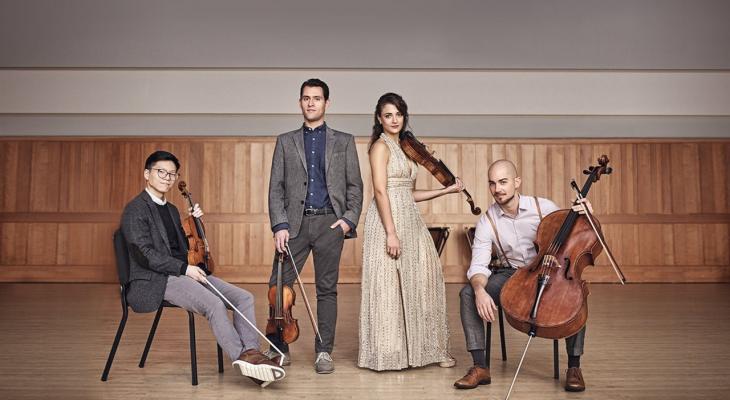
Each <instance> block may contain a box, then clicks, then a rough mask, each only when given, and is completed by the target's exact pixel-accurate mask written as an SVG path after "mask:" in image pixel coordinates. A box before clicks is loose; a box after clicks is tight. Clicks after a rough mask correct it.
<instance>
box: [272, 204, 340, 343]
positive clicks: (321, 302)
mask: <svg viewBox="0 0 730 400" xmlns="http://www.w3.org/2000/svg"><path fill="white" fill-rule="evenodd" d="M335 221H337V217H336V216H335V215H334V214H326V215H311V216H306V215H305V216H304V217H303V218H302V226H301V228H300V230H299V234H298V235H297V237H295V238H293V239H289V249H291V252H292V255H293V256H294V261H295V263H296V265H297V268H298V269H299V272H301V270H302V267H303V266H304V263H305V262H306V261H307V257H309V253H310V251H311V252H312V254H313V256H314V282H315V285H316V288H317V325H318V328H319V333H320V335H321V336H322V343H320V342H319V340H318V339H317V337H316V336H315V338H314V351H315V352H317V353H319V352H322V351H324V352H327V353H331V352H332V348H333V347H334V344H335V326H336V324H337V280H338V279H339V273H340V256H341V255H342V245H343V244H344V242H345V234H344V233H343V232H342V229H341V228H339V227H335V228H334V229H331V228H330V225H332V224H334V223H335ZM285 260H286V261H285V262H284V263H283V264H282V281H283V283H284V284H285V285H289V286H291V285H295V284H296V278H297V277H296V274H295V273H294V270H293V269H292V267H291V262H290V261H289V260H288V259H287V258H285ZM277 264H278V257H276V255H275V256H274V265H273V268H272V271H271V279H270V280H269V285H270V286H274V285H276V271H277ZM303 302H304V300H302V299H300V300H299V301H297V310H296V312H297V316H296V318H297V319H299V321H300V326H299V328H300V329H308V327H309V326H310V324H309V321H307V320H308V319H309V317H308V316H307V310H306V308H305V307H306V306H305V305H304V304H303ZM269 340H271V341H272V342H273V343H274V344H275V345H276V346H277V347H279V349H281V351H284V352H288V351H289V346H288V345H287V344H286V343H284V342H283V341H282V340H281V338H280V337H279V335H270V336H269Z"/></svg>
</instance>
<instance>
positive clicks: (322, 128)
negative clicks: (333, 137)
mask: <svg viewBox="0 0 730 400" xmlns="http://www.w3.org/2000/svg"><path fill="white" fill-rule="evenodd" d="M325 129H327V123H326V122H322V125H320V126H317V127H315V128H310V127H308V126H306V125H304V124H302V130H303V131H304V133H315V132H324V131H325Z"/></svg>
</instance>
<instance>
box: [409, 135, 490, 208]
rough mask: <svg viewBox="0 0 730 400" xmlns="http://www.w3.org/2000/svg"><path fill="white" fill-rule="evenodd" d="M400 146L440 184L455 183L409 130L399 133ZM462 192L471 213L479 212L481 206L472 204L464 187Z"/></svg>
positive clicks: (438, 160) (449, 184) (443, 166)
mask: <svg viewBox="0 0 730 400" xmlns="http://www.w3.org/2000/svg"><path fill="white" fill-rule="evenodd" d="M400 146H401V149H403V152H404V153H405V154H406V155H407V156H408V157H409V158H410V159H411V160H413V161H415V162H417V163H418V164H420V165H422V166H423V167H424V168H426V170H427V171H428V172H430V173H431V175H433V176H434V177H435V178H436V180H437V181H439V183H441V184H442V185H444V186H451V185H453V184H455V183H456V176H455V175H454V174H453V173H452V172H451V171H449V168H448V167H447V166H446V164H444V162H443V161H441V160H440V159H437V158H436V157H434V156H433V154H432V152H431V151H429V150H428V148H427V147H426V145H425V144H423V143H421V142H419V141H418V139H416V137H415V136H414V135H413V133H412V132H411V131H404V132H402V133H401V134H400ZM462 192H463V193H464V195H466V202H467V203H469V207H470V208H471V213H472V214H474V215H479V214H481V213H482V210H481V208H479V207H476V206H475V205H474V200H472V198H471V195H470V194H469V192H467V191H466V189H462Z"/></svg>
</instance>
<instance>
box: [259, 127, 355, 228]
mask: <svg viewBox="0 0 730 400" xmlns="http://www.w3.org/2000/svg"><path fill="white" fill-rule="evenodd" d="M324 163H325V172H326V175H325V176H326V180H327V193H328V194H329V197H330V202H331V203H332V208H334V210H335V215H336V216H337V218H343V217H344V218H347V219H348V220H349V221H351V222H352V223H353V224H355V226H357V223H358V220H359V219H360V212H361V211H362V177H361V176H360V162H359V160H358V158H357V148H356V147H355V138H354V137H353V136H352V135H350V134H349V133H344V132H340V131H336V130H334V129H331V128H330V127H329V126H328V127H327V143H326V149H325V158H324ZM306 197H307V159H306V157H305V155H304V132H303V128H299V129H297V130H295V131H291V132H287V133H283V134H281V135H279V137H277V138H276V147H275V148H274V157H273V159H272V160H271V179H270V181H269V220H270V222H271V228H272V229H273V227H274V226H276V225H278V224H280V223H284V222H287V223H289V235H290V236H291V237H292V238H294V237H296V236H297V235H298V234H299V228H300V227H301V224H302V215H303V214H304V200H305V198H306ZM346 237H347V238H353V237H357V232H356V230H355V229H353V230H351V231H350V232H348V234H347V236H346Z"/></svg>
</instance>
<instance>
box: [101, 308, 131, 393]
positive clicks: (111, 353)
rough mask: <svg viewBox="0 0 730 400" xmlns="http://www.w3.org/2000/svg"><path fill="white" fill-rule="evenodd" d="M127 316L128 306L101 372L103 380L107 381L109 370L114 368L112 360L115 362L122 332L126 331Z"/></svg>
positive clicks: (124, 310)
mask: <svg viewBox="0 0 730 400" xmlns="http://www.w3.org/2000/svg"><path fill="white" fill-rule="evenodd" d="M127 316H128V311H127V307H123V308H122V319H121V321H119V327H118V328H117V334H116V336H114V343H112V348H111V350H110V351H109V357H108V358H107V359H106V365H105V366H104V372H103V373H102V374H101V380H102V381H103V382H106V380H107V379H108V378H109V370H111V369H112V362H114V355H116V354H117V347H118V346H119V341H120V340H122V332H124V326H125V325H126V324H127Z"/></svg>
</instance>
